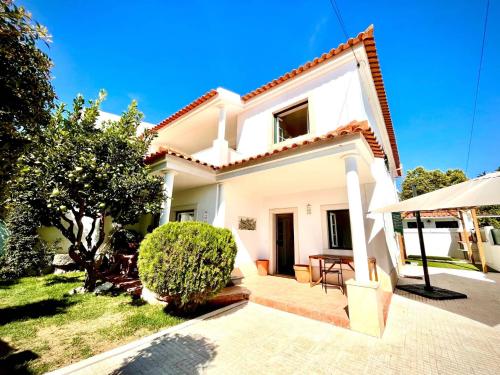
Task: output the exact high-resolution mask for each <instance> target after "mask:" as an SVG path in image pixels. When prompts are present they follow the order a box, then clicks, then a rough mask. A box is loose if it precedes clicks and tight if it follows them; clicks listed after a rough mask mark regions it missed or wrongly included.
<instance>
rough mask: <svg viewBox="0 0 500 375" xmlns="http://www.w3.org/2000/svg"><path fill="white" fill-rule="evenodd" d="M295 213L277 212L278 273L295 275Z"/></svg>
mask: <svg viewBox="0 0 500 375" xmlns="http://www.w3.org/2000/svg"><path fill="white" fill-rule="evenodd" d="M294 243H295V240H294V232H293V213H286V214H276V273H277V274H281V275H292V276H293V275H294V270H293V266H294V264H295V245H294Z"/></svg>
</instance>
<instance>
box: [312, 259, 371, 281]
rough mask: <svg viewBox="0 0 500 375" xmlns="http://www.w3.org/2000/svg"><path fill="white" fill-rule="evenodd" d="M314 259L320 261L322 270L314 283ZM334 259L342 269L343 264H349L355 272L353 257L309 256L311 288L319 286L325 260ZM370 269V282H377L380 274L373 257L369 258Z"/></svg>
mask: <svg viewBox="0 0 500 375" xmlns="http://www.w3.org/2000/svg"><path fill="white" fill-rule="evenodd" d="M313 259H316V260H318V261H319V269H320V276H319V279H318V280H316V281H314V282H313V281H312V261H313ZM329 259H333V260H335V261H340V267H342V264H347V265H348V266H349V268H350V269H351V270H353V271H354V266H353V265H352V264H351V263H354V257H353V256H352V255H336V254H315V255H309V285H310V286H311V287H313V286H315V285H318V284H319V283H320V282H321V281H322V280H323V276H322V275H321V268H322V266H321V265H322V263H323V261H324V260H329ZM368 269H369V272H370V280H373V279H375V281H378V274H377V260H376V259H375V258H373V257H369V258H368Z"/></svg>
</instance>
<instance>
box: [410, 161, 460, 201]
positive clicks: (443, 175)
mask: <svg viewBox="0 0 500 375" xmlns="http://www.w3.org/2000/svg"><path fill="white" fill-rule="evenodd" d="M464 181H467V176H466V175H465V173H464V172H463V171H462V170H460V169H449V170H447V171H446V172H443V171H440V170H439V169H435V170H433V171H429V170H427V169H425V168H423V167H417V168H415V169H411V170H409V171H408V172H407V173H406V176H405V179H404V181H403V183H402V185H401V199H403V200H404V199H409V198H411V197H413V191H412V186H413V185H415V186H416V188H417V195H421V194H425V193H429V192H431V191H434V190H437V189H441V188H444V187H447V186H451V185H455V184H458V183H460V182H464Z"/></svg>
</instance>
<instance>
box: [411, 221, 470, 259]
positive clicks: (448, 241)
mask: <svg viewBox="0 0 500 375" xmlns="http://www.w3.org/2000/svg"><path fill="white" fill-rule="evenodd" d="M403 232H404V239H405V246H406V255H418V256H420V255H421V253H420V242H419V240H418V231H417V229H408V228H404V229H403ZM459 232H460V230H459V229H453V228H450V229H448V228H423V229H422V233H423V235H424V244H425V253H426V254H427V255H429V256H440V257H452V258H458V259H463V258H464V255H463V254H464V253H463V252H462V251H461V250H460V249H459V244H458V239H459Z"/></svg>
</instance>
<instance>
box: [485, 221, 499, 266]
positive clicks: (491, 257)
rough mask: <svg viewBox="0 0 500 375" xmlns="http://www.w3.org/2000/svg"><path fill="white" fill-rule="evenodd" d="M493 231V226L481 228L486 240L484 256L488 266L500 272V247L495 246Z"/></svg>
mask: <svg viewBox="0 0 500 375" xmlns="http://www.w3.org/2000/svg"><path fill="white" fill-rule="evenodd" d="M492 229H493V227H491V226H487V227H484V228H481V232H482V238H483V240H484V256H485V258H486V264H487V265H488V266H490V267H491V268H493V269H495V270H497V271H500V245H495V244H494V242H493V237H492V236H491V230H492Z"/></svg>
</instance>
